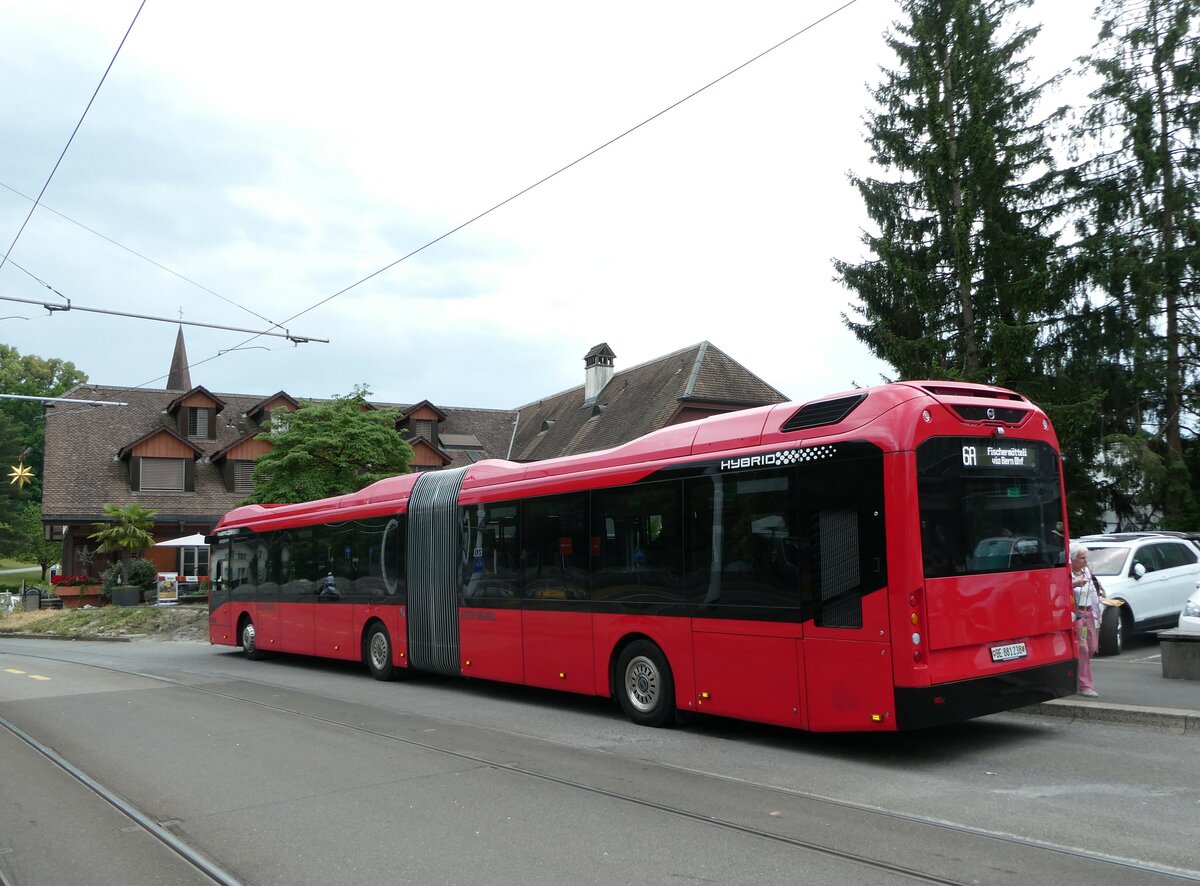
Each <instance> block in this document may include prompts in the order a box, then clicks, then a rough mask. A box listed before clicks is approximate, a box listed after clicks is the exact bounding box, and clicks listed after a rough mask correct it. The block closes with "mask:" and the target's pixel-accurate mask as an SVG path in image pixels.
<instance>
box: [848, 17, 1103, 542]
mask: <svg viewBox="0 0 1200 886" xmlns="http://www.w3.org/2000/svg"><path fill="white" fill-rule="evenodd" d="M1029 5H1030V3H1029V0H902V3H901V9H902V10H903V12H904V13H905V15H906V16H907V18H906V19H905V20H904V21H903V22H896V23H895V24H894V25H893V28H892V31H891V33H890V34H889V35H888V36H887V42H888V45H889V46H890V47H891V49H892V51H893V52H894V53H895V57H896V61H897V64H896V66H895V68H894V69H893V70H885V71H884V76H883V79H882V82H881V83H880V85H879V86H878V87H877V88H876V89H875V91H874V93H873V95H874V99H875V103H876V108H875V109H874V111H873V112H871V113H869V115H868V117H867V120H866V123H867V138H868V143H869V144H870V146H871V148H872V152H873V154H872V162H873V164H874V165H875V166H877V167H878V168H879V169H880V171H881V172H880V175H879V176H878V177H870V176H857V175H852V176H851V181H852V182H853V184H854V185H855V186H856V187H857V189H858V191H859V193H860V194H861V196H862V199H863V201H864V203H865V204H866V210H867V214H868V216H869V217H870V219H871V221H872V223H873V226H874V229H873V230H868V231H866V232H865V233H864V235H863V243H864V245H865V246H866V247H867V252H868V254H869V257H868V258H867V259H866V260H865V261H862V262H860V263H852V262H847V261H838V262H835V267H836V269H837V271H838V274H839V275H840V279H841V281H842V282H843V283H844V284H845V285H846V286H847V287H848V288H850V289H851V290H853V291H854V293H855V295H856V296H857V301H856V302H855V303H853V304H852V305H851V306H850V311H849V313H848V314H847V315H843V319H844V321H845V323H846V325H847V326H848V327H849V328H850V329H851V331H853V332H854V334H855V335H856V336H857V337H858V338H859V340H860V341H862V342H864V343H865V344H866V345H867V346H868V347H869V348H870V349H871V351H872V352H873V353H874V354H875V355H876V356H878V357H880V358H881V359H883V360H885V361H887V362H888V363H890V364H891V365H892V366H894V367H895V369H896V371H897V374H898V376H899V377H900V378H909V379H912V378H943V377H951V378H961V379H964V380H967V381H980V382H991V383H994V384H999V385H1004V386H1007V387H1010V388H1013V389H1014V390H1017V391H1019V392H1021V393H1022V394H1025V395H1026V396H1028V397H1030V398H1031V399H1033V400H1034V401H1036V402H1038V403H1039V404H1040V405H1041V406H1043V407H1044V408H1045V409H1046V410H1047V411H1048V412H1049V413H1050V415H1051V417H1052V419H1053V420H1054V423H1055V428H1056V430H1057V431H1058V436H1059V441H1060V443H1061V445H1062V449H1063V465H1064V473H1065V477H1066V483H1067V490H1068V493H1069V501H1070V505H1071V521H1072V522H1071V525H1072V528H1073V529H1078V530H1084V529H1094V528H1097V526H1098V523H1099V517H1100V510H1101V504H1100V496H1099V494H1098V492H1097V491H1096V490H1095V488H1094V484H1093V482H1092V479H1091V477H1092V473H1093V468H1094V465H1095V462H1096V458H1097V451H1098V446H1096V445H1095V443H1094V441H1093V439H1092V433H1093V430H1094V421H1093V420H1094V415H1095V409H1096V404H1097V403H1098V402H1099V398H1100V392H1099V389H1098V388H1097V387H1096V386H1095V385H1094V383H1093V382H1092V381H1091V379H1090V378H1084V379H1075V380H1068V379H1067V378H1066V377H1065V376H1064V374H1063V369H1064V362H1065V360H1066V358H1067V353H1066V347H1067V341H1068V339H1067V338H1066V337H1065V336H1064V334H1063V333H1064V320H1065V319H1066V308H1067V302H1068V298H1069V293H1070V289H1069V286H1068V283H1069V279H1068V278H1067V277H1066V276H1065V275H1064V274H1063V273H1062V272H1061V271H1062V261H1061V253H1060V251H1059V248H1058V246H1057V242H1056V241H1057V231H1058V226H1059V225H1060V224H1061V222H1062V211H1063V206H1062V200H1061V189H1060V187H1059V181H1058V179H1057V177H1056V174H1055V172H1054V163H1053V158H1052V155H1051V150H1050V144H1049V125H1050V123H1051V122H1052V120H1053V119H1054V117H1055V116H1056V115H1051V116H1050V117H1049V118H1048V119H1045V120H1043V119H1039V118H1038V117H1037V114H1038V113H1039V110H1038V109H1039V105H1040V100H1041V98H1042V94H1043V91H1044V88H1045V87H1046V86H1047V85H1048V84H1047V83H1041V84H1037V85H1033V86H1030V85H1027V83H1026V75H1027V71H1026V67H1027V61H1026V53H1027V51H1028V50H1029V48H1030V44H1031V42H1032V41H1033V40H1034V38H1035V37H1036V35H1037V29H1036V28H1024V27H1021V26H1020V25H1019V23H1018V22H1017V21H1016V15H1017V13H1018V12H1019V11H1020V10H1021V9H1023V8H1025V7H1028V6H1029ZM1060 113H1061V112H1060ZM1087 328H1090V329H1091V330H1092V332H1093V333H1094V332H1095V329H1094V324H1093V327H1087Z"/></svg>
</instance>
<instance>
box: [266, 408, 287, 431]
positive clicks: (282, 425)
mask: <svg viewBox="0 0 1200 886" xmlns="http://www.w3.org/2000/svg"><path fill="white" fill-rule="evenodd" d="M291 414H292V412H291V410H290V409H286V408H284V407H282V406H281V407H280V408H278V409H274V410H272V411H271V433H272V434H286V433H287V432H288V431H290V430H291V429H292V422H291Z"/></svg>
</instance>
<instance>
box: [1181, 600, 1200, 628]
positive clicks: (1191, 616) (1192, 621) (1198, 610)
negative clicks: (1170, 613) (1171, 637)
mask: <svg viewBox="0 0 1200 886" xmlns="http://www.w3.org/2000/svg"><path fill="white" fill-rule="evenodd" d="M1179 628H1180V630H1184V631H1198V632H1200V591H1196V593H1194V594H1192V596H1190V597H1188V601H1187V602H1186V603H1184V604H1183V612H1181V613H1179Z"/></svg>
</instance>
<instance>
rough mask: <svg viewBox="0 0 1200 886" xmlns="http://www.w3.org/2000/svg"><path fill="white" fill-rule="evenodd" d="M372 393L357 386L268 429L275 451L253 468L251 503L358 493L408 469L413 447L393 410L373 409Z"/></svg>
mask: <svg viewBox="0 0 1200 886" xmlns="http://www.w3.org/2000/svg"><path fill="white" fill-rule="evenodd" d="M369 394H370V391H369V390H367V388H366V387H364V386H357V387H355V389H354V391H353V392H352V393H351V394H350V395H348V396H345V397H335V398H334V399H333V400H331V401H329V402H326V403H311V402H310V403H304V404H302V405H301V407H300V408H299V409H297V410H296V411H295V412H292V413H289V414H288V415H287V425H286V428H283V427H274V426H272V427H268V428H267V429H266V430H265V431H264V432H263V433H262V434H261V435H259V438H258V439H260V440H266V441H268V442H270V443H271V444H272V450H271V451H270V452H268V453H267V454H266V455H263V456H261V457H260V458H259V459H258V463H257V464H256V465H255V468H254V493H253V494H252V495H251V496H250V497H248V498H247V499H246V502H247V503H250V502H258V503H263V504H267V503H275V502H300V501H311V500H313V499H317V498H326V497H328V496H332V495H343V494H345V493H347V492H355V491H357V490H359V489H362V488H363V487H364V486H368V485H370V484H371V483H374V482H375V481H376V480H380V479H383V478H384V477H391V476H394V475H396V474H405V473H408V466H409V463H410V462H411V461H412V447H411V446H409V445H408V443H407V442H405V440H404V439H403V438H402V437H401V436H400V434H398V433H397V432H396V417H397V415H396V411H395V410H394V409H370V408H369V407H368V406H367V403H366V398H367V397H368V396H369Z"/></svg>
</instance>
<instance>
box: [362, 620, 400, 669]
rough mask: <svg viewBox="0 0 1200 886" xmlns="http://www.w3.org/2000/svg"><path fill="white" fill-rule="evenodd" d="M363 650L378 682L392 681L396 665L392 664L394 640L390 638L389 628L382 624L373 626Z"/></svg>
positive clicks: (368, 666) (364, 656) (368, 665)
mask: <svg viewBox="0 0 1200 886" xmlns="http://www.w3.org/2000/svg"><path fill="white" fill-rule="evenodd" d="M363 649H364V655H363V658H365V659H366V660H367V669H368V670H369V671H370V672H371V676H372V677H374V678H375V679H376V680H390V679H392V676H393V674H394V671H395V665H393V664H392V638H391V637H389V636H388V632H387V628H385V627H384V626H383V625H381V624H376V625H373V626H372V627H371V630H370V631H368V632H367V642H366V643H365V644H364V646H363Z"/></svg>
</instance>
